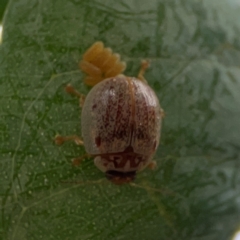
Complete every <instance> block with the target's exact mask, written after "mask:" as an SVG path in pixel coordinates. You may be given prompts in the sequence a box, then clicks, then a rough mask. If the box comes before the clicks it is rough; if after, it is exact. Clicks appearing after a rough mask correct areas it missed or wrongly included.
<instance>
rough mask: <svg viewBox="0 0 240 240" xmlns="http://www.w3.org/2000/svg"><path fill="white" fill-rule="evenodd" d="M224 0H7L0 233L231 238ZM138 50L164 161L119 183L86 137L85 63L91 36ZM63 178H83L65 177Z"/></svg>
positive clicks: (229, 77) (235, 17) (235, 107)
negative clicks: (81, 138)
mask: <svg viewBox="0 0 240 240" xmlns="http://www.w3.org/2000/svg"><path fill="white" fill-rule="evenodd" d="M239 10H240V9H239V5H237V1H233V0H231V1H227V0H218V1H214V0H202V1H199V0H186V1H183V0H182V1H179V0H149V1H145V0H138V1H135V0H119V1H110V0H105V1H100V0H72V1H70V0H69V1H63V0H62V1H60V0H59V1H55V0H48V1H37V0H18V1H13V0H12V1H10V3H9V4H8V7H7V10H6V14H5V16H4V21H3V29H4V32H3V40H2V44H1V47H0V169H1V177H0V200H1V206H0V208H1V214H0V217H1V218H0V236H1V238H2V239H81V240H84V239H94V240H95V239H114V240H115V239H133V240H134V239H138V240H139V239H140V240H142V239H143V240H145V239H146V240H151V239H152V240H157V239H162V240H164V239H166V240H167V239H171V240H172V239H173V240H174V239H184V240H186V239H193V240H200V239H201V240H215V239H223V240H225V239H230V238H231V237H232V236H233V234H234V232H236V231H237V230H238V228H239V226H240V218H239V216H240V207H239V201H240V190H239V183H240V177H239V176H240V174H239V167H240V166H239V161H240V157H239V156H240V155H239V149H240V134H239V130H240V121H239V119H240V108H239V106H240V94H239V92H240V69H239V66H240V40H239V36H240V15H239ZM97 40H101V41H103V42H104V43H105V45H106V46H108V47H111V48H112V49H113V50H114V51H115V52H118V53H120V54H121V56H122V59H123V60H125V61H126V62H127V65H128V67H127V70H126V74H127V75H130V76H136V74H137V71H138V68H139V63H140V60H141V59H146V58H147V59H150V60H151V68H150V69H149V70H148V71H147V73H146V78H147V79H148V81H149V85H150V86H152V88H153V89H154V90H155V92H156V93H157V95H158V97H159V100H160V103H161V105H162V107H163V108H164V109H165V112H166V118H165V120H164V123H163V129H162V137H161V145H160V147H159V149H158V152H157V154H156V156H155V159H156V160H157V162H158V169H157V170H156V171H150V170H145V171H144V172H142V173H139V175H138V176H137V179H136V182H135V183H136V186H132V185H126V186H115V185H113V184H111V183H109V182H107V180H103V178H104V176H103V174H102V173H101V172H100V171H99V170H98V169H97V168H96V167H95V166H94V163H93V161H92V159H86V160H85V161H84V162H83V163H82V164H81V166H80V167H73V166H72V165H71V159H72V158H74V157H77V156H81V155H83V154H84V153H85V151H84V148H83V147H77V146H76V145H74V143H66V144H65V145H63V146H61V147H58V146H56V145H55V144H54V142H53V138H54V136H55V135H56V134H57V133H59V134H62V135H71V134H77V135H81V129H80V118H79V115H80V109H79V107H78V101H77V99H74V98H71V97H70V96H68V95H67V94H65V92H64V86H65V85H66V84H68V83H71V84H72V85H73V86H75V87H76V88H77V89H79V91H81V92H82V93H85V94H86V93H87V92H88V91H89V89H88V88H87V87H86V86H84V84H83V82H82V80H83V74H82V73H81V72H80V70H79V68H78V63H79V61H80V59H81V57H82V54H83V53H84V51H85V50H86V49H87V48H88V47H89V46H90V45H91V44H93V43H94V42H95V41H97ZM62 181H68V182H71V181H80V182H81V184H66V183H65V184H64V183H62Z"/></svg>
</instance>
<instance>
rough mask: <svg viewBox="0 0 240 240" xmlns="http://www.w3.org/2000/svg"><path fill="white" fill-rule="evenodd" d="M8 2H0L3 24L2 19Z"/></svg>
mask: <svg viewBox="0 0 240 240" xmlns="http://www.w3.org/2000/svg"><path fill="white" fill-rule="evenodd" d="M7 3H8V0H1V1H0V22H2V18H3V13H4V10H5V8H6V6H7Z"/></svg>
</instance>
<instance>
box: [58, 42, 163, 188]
mask: <svg viewBox="0 0 240 240" xmlns="http://www.w3.org/2000/svg"><path fill="white" fill-rule="evenodd" d="M148 66H149V63H148V62H147V61H143V62H142V64H141V69H140V71H139V74H138V77H137V78H135V77H128V76H125V75H123V74H121V73H122V72H123V71H124V70H125V68H126V64H125V62H122V61H120V56H119V55H118V54H115V53H113V52H112V50H111V49H110V48H105V47H104V45H103V43H102V42H96V43H94V44H93V45H92V46H91V47H90V48H89V49H88V50H87V51H86V52H85V54H84V55H83V60H82V61H81V62H80V69H81V70H82V71H83V72H85V73H86V77H85V79H84V82H85V83H86V84H87V85H89V86H93V88H92V89H91V90H90V92H89V93H88V95H87V97H86V98H85V96H84V95H82V94H81V93H79V92H78V91H77V90H75V89H74V88H73V87H72V86H71V85H67V87H66V91H67V92H68V93H70V94H73V95H76V96H78V97H79V99H80V106H81V107H82V113H81V129H82V137H83V140H82V139H80V138H79V137H77V136H67V137H63V136H60V135H57V136H56V137H55V142H56V144H58V145H61V144H62V143H63V142H65V141H68V140H74V141H75V142H76V143H77V144H78V145H83V146H84V147H85V149H86V152H87V154H88V155H89V156H91V157H94V163H95V165H96V167H97V168H98V169H100V170H101V171H102V172H104V173H105V176H106V178H107V179H109V180H110V181H111V182H113V183H115V184H124V183H130V182H132V181H133V180H134V179H135V176H136V173H137V172H139V171H142V170H143V169H144V168H146V167H147V166H149V167H150V168H152V169H153V168H155V167H156V162H154V161H152V158H153V156H154V154H155V152H156V150H157V148H158V145H159V140H160V130H161V122H162V118H163V116H164V112H163V110H162V109H161V107H160V104H159V101H158V98H157V96H156V95H155V93H154V91H153V90H152V89H151V87H150V86H149V85H148V84H147V81H146V80H145V78H144V76H143V75H144V72H145V70H146V69H147V68H148ZM83 158H84V157H81V158H76V159H75V160H74V162H75V163H76V162H78V163H80V162H81V160H82V159H83Z"/></svg>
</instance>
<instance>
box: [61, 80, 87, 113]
mask: <svg viewBox="0 0 240 240" xmlns="http://www.w3.org/2000/svg"><path fill="white" fill-rule="evenodd" d="M65 91H66V92H67V93H69V94H71V95H74V96H77V97H78V98H79V106H80V107H81V108H82V107H83V104H84V101H85V98H86V96H85V95H83V94H81V93H80V92H78V91H77V90H76V89H75V88H74V87H73V86H72V85H71V84H68V85H67V86H66V87H65Z"/></svg>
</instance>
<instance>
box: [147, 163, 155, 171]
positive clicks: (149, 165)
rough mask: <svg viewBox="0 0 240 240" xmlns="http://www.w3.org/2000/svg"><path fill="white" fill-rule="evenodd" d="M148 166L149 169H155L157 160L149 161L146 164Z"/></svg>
mask: <svg viewBox="0 0 240 240" xmlns="http://www.w3.org/2000/svg"><path fill="white" fill-rule="evenodd" d="M148 168H150V169H151V170H155V169H156V168H157V162H156V161H151V162H150V163H149V164H148Z"/></svg>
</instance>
